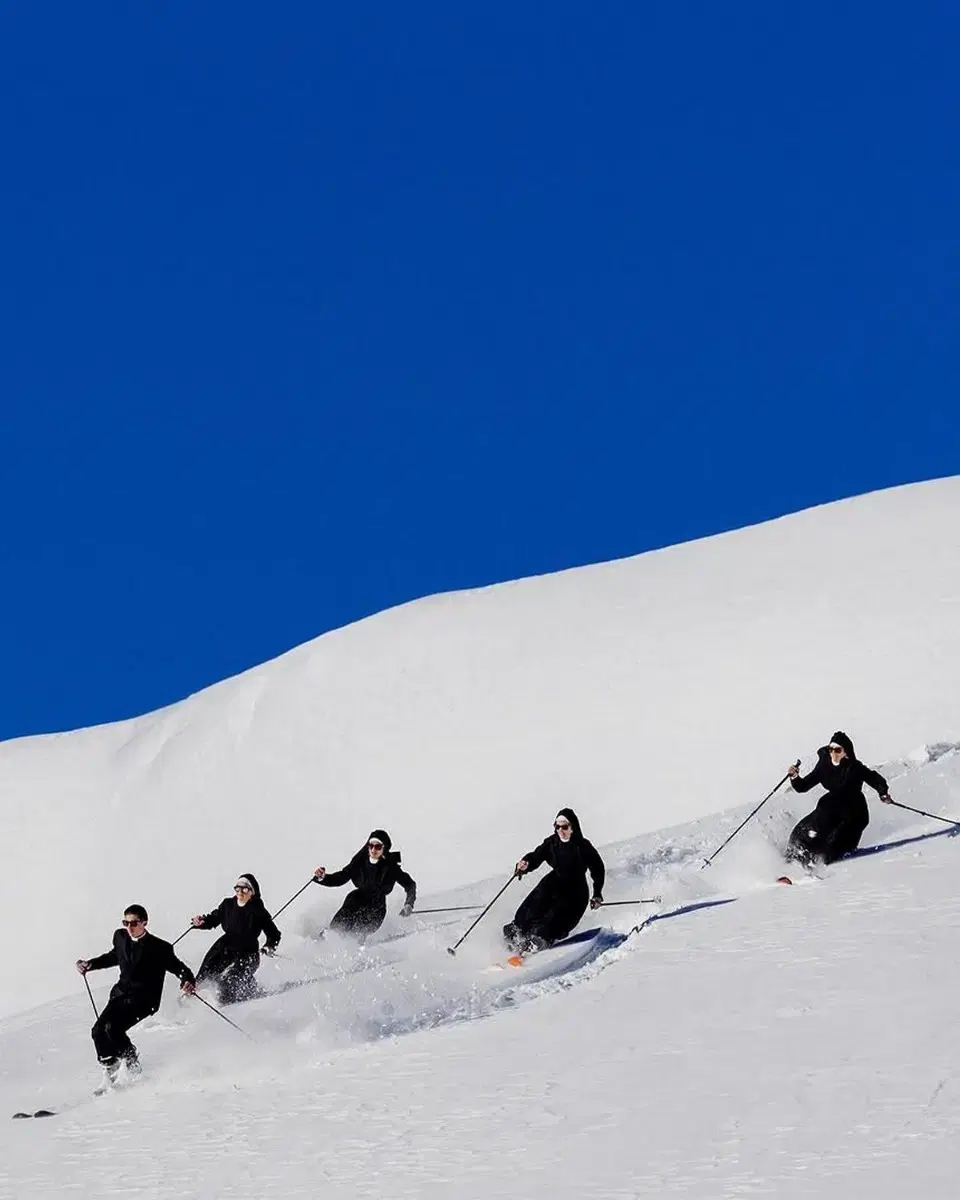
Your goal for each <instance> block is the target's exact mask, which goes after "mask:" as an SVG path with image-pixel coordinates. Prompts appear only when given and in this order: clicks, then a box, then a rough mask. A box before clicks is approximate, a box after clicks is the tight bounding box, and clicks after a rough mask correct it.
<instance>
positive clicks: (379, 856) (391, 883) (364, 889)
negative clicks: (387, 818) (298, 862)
mask: <svg viewBox="0 0 960 1200" xmlns="http://www.w3.org/2000/svg"><path fill="white" fill-rule="evenodd" d="M392 845H393V843H392V842H391V840H390V835H389V834H388V833H387V831H386V830H385V829H374V830H373V832H372V833H371V834H370V836H369V837H368V838H367V840H366V843H365V844H364V845H363V846H362V847H361V848H360V849H359V850H358V851H357V853H356V854H355V855H354V856H353V858H351V859H350V861H349V862H348V863H347V865H346V866H345V867H344V868H343V869H342V870H340V871H330V872H328V871H327V868H326V867H317V869H316V871H314V873H313V881H314V883H319V884H321V885H322V886H323V887H343V885H344V884H345V883H352V884H353V886H354V891H352V892H349V893H348V894H347V897H346V899H345V900H344V902H343V904H342V905H341V906H340V909H339V910H338V911H337V913H336V914H335V915H334V918H333V920H332V921H331V922H330V928H331V929H333V930H335V931H337V932H339V933H348V934H352V935H353V936H354V937H359V938H360V939H361V940H362V939H364V938H366V937H367V936H369V935H370V934H371V933H376V931H377V930H378V929H379V928H380V926H381V925H382V924H383V922H384V919H385V918H386V915H387V896H389V895H390V893H391V892H392V891H393V889H394V887H395V886H396V884H398V883H399V884H400V886H401V887H402V888H403V889H404V891H405V892H406V899H405V900H404V904H403V908H401V909H400V916H401V917H409V916H410V914H411V913H412V912H413V906H414V904H416V902H417V885H416V884H415V883H414V881H413V880H412V879H411V878H410V876H409V875H408V874H407V873H406V871H405V870H404V869H403V867H401V866H400V852H399V851H397V850H392V849H391V846H392Z"/></svg>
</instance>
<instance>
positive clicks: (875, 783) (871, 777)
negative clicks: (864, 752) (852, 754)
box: [857, 759, 890, 796]
mask: <svg viewBox="0 0 960 1200" xmlns="http://www.w3.org/2000/svg"><path fill="white" fill-rule="evenodd" d="M857 761H858V762H860V760H859V759H857ZM860 778H861V779H862V780H863V782H864V783H868V784H869V785H870V787H872V788H873V790H874V791H875V792H876V793H877V794H878V795H880V796H885V795H886V794H887V792H889V790H890V787H889V784H888V783H887V781H886V780H885V779H884V777H883V776H882V775H881V774H880V772H879V771H873V770H871V768H870V767H868V766H866V765H865V764H864V763H860Z"/></svg>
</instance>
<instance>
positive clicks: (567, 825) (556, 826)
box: [553, 821, 570, 829]
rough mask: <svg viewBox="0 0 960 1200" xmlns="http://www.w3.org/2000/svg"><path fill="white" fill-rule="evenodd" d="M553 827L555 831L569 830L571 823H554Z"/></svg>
mask: <svg viewBox="0 0 960 1200" xmlns="http://www.w3.org/2000/svg"><path fill="white" fill-rule="evenodd" d="M553 827H554V829H569V828H570V822H569V821H556V822H555V823H554V826H553Z"/></svg>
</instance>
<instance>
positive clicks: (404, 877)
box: [396, 867, 417, 908]
mask: <svg viewBox="0 0 960 1200" xmlns="http://www.w3.org/2000/svg"><path fill="white" fill-rule="evenodd" d="M396 878H397V883H399V884H400V886H401V887H402V888H403V890H404V891H405V892H406V893H407V899H406V903H407V904H408V905H409V907H410V908H413V906H414V905H415V904H416V902H417V885H416V884H415V883H414V881H413V879H412V878H411V877H410V876H409V875H408V874H407V873H406V871H405V870H404V869H403V867H397V876H396Z"/></svg>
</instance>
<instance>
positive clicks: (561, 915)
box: [530, 882, 590, 945]
mask: <svg viewBox="0 0 960 1200" xmlns="http://www.w3.org/2000/svg"><path fill="white" fill-rule="evenodd" d="M589 902H590V893H589V892H588V890H587V886H586V882H584V884H583V886H582V887H576V888H571V889H570V890H569V891H564V892H560V891H559V890H558V892H557V895H556V896H555V898H554V904H553V906H552V907H551V908H550V909H549V910H548V911H547V912H545V913H544V914H543V916H542V917H541V918H540V920H538V921H536V922H535V923H534V925H533V927H532V929H531V930H530V935H531V936H532V937H535V938H537V939H538V940H539V941H540V942H542V943H543V944H544V945H550V943H551V942H559V941H560V939H561V938H565V937H566V936H567V934H568V933H569V932H570V930H571V929H575V928H576V926H577V925H578V924H579V923H580V920H581V918H582V917H583V914H584V913H585V912H586V911H587V905H588V904H589Z"/></svg>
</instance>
